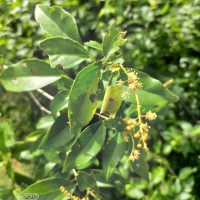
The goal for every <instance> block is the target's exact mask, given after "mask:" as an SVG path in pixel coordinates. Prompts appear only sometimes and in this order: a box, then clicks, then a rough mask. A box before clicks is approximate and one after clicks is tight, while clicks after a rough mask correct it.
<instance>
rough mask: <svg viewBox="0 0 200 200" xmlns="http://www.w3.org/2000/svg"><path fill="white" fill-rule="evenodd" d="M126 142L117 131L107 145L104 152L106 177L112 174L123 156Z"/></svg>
mask: <svg viewBox="0 0 200 200" xmlns="http://www.w3.org/2000/svg"><path fill="white" fill-rule="evenodd" d="M125 150H126V143H125V141H124V139H123V137H122V136H121V134H120V133H116V134H115V135H114V136H113V137H112V138H111V140H110V141H109V142H108V144H107V145H106V147H105V150H104V153H103V171H104V173H105V176H106V179H109V178H110V176H111V175H112V173H113V171H114V169H115V167H116V166H117V164H118V163H119V161H120V160H121V158H122V157H123V155H124V153H125Z"/></svg>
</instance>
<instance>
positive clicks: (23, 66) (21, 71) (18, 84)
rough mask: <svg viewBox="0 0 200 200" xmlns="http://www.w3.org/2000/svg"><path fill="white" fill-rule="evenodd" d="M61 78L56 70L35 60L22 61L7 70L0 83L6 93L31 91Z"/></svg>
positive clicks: (1, 76) (0, 76)
mask: <svg viewBox="0 0 200 200" xmlns="http://www.w3.org/2000/svg"><path fill="white" fill-rule="evenodd" d="M60 78H61V74H60V72H59V71H58V70H57V69H52V68H51V67H50V65H49V64H47V63H46V62H44V61H41V60H37V59H30V60H24V61H22V62H20V63H17V64H15V65H13V66H11V67H9V68H7V69H6V70H5V71H4V72H3V73H2V74H1V75H0V81H1V83H2V85H3V86H4V87H5V88H6V90H8V91H13V92H24V91H32V90H36V89H38V88H42V87H44V86H46V85H49V84H51V83H53V82H55V81H57V80H58V79H60Z"/></svg>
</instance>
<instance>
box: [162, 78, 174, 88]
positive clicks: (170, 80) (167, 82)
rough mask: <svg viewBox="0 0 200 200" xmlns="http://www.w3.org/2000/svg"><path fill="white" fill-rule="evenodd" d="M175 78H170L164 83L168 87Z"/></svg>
mask: <svg viewBox="0 0 200 200" xmlns="http://www.w3.org/2000/svg"><path fill="white" fill-rule="evenodd" d="M173 82H174V80H173V79H169V80H168V81H166V82H165V83H163V86H164V87H167V86H168V85H170V84H171V83H173Z"/></svg>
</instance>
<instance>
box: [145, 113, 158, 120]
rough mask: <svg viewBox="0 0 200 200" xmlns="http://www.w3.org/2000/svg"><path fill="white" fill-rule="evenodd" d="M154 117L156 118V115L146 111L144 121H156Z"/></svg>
mask: <svg viewBox="0 0 200 200" xmlns="http://www.w3.org/2000/svg"><path fill="white" fill-rule="evenodd" d="M156 117H157V115H156V113H153V112H151V111H148V112H147V113H146V117H145V118H146V119H147V120H149V121H152V120H154V119H156Z"/></svg>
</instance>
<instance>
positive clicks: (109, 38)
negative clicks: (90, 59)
mask: <svg viewBox="0 0 200 200" xmlns="http://www.w3.org/2000/svg"><path fill="white" fill-rule="evenodd" d="M124 35H125V32H119V31H118V30H117V29H116V28H115V27H114V26H111V27H110V28H109V31H108V32H107V33H106V35H105V36H104V39H103V46H102V47H103V56H104V57H105V61H107V60H109V58H110V57H111V56H112V55H113V54H114V53H115V52H117V51H118V50H119V48H120V46H123V45H124V43H125V42H126V39H124V38H123V37H124Z"/></svg>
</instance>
